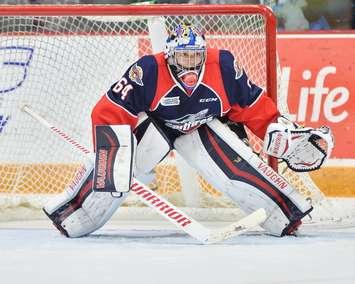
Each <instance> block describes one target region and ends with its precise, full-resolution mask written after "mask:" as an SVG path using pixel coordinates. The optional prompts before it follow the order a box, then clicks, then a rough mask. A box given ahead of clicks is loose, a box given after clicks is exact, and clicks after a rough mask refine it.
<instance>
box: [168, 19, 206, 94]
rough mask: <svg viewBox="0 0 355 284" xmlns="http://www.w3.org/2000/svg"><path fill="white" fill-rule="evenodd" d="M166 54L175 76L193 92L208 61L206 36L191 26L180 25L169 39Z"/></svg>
mask: <svg viewBox="0 0 355 284" xmlns="http://www.w3.org/2000/svg"><path fill="white" fill-rule="evenodd" d="M164 53H165V58H166V59H167V62H168V64H169V66H170V69H171V70H172V72H173V74H174V76H175V77H176V78H177V79H178V80H179V81H180V82H181V83H182V84H183V86H184V87H185V88H186V89H187V90H188V91H192V90H193V88H194V87H195V86H196V84H197V81H198V79H199V76H200V72H201V69H202V66H203V64H204V63H205V59H206V41H205V37H204V35H203V34H202V33H201V32H199V31H198V30H197V29H196V28H195V27H194V26H192V25H190V24H180V25H178V26H177V28H176V29H175V31H174V32H173V33H172V34H171V35H170V36H169V38H168V39H167V41H166V47H165V52H164Z"/></svg>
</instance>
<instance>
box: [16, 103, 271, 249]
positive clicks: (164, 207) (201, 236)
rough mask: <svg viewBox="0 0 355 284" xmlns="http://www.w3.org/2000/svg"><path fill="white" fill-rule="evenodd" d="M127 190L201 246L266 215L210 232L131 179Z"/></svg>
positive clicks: (255, 214)
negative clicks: (129, 188) (129, 187)
mask: <svg viewBox="0 0 355 284" xmlns="http://www.w3.org/2000/svg"><path fill="white" fill-rule="evenodd" d="M21 110H22V111H24V112H25V113H27V114H28V115H30V116H31V117H32V118H34V119H35V120H37V121H38V122H39V123H40V124H42V125H43V126H45V127H47V128H48V129H50V130H51V131H52V132H53V133H55V134H57V136H59V137H60V138H62V139H63V140H64V141H66V142H67V143H69V144H71V145H72V146H73V148H74V149H76V150H77V152H79V153H81V154H82V155H84V156H85V157H86V159H87V160H88V162H91V163H93V162H94V157H93V154H92V153H91V151H89V150H88V149H86V148H85V147H84V146H82V145H81V144H80V143H78V142H77V141H76V140H75V139H73V138H71V137H70V136H69V135H68V134H66V133H65V132H64V131H62V130H61V129H59V128H58V127H56V126H54V125H52V124H51V123H50V122H48V121H47V120H46V119H45V118H43V117H42V116H41V115H39V114H38V113H36V112H35V111H34V110H33V109H31V108H30V107H29V106H28V105H24V106H23V107H22V108H21ZM130 191H131V192H133V193H134V194H136V195H137V196H138V197H139V199H140V200H141V201H142V202H143V203H144V204H145V205H147V206H149V207H151V208H152V209H154V210H155V211H156V212H157V213H158V214H159V215H161V216H162V217H164V218H165V219H167V220H168V221H170V222H171V223H173V224H174V225H175V226H176V227H178V228H179V229H181V230H183V231H185V232H186V233H187V234H188V235H190V236H191V237H193V238H195V239H197V240H198V241H200V242H201V243H203V244H212V243H218V242H221V241H224V240H227V239H230V238H232V237H234V236H237V235H240V234H242V233H244V232H246V231H248V230H250V229H252V228H254V227H256V226H258V225H260V224H261V223H262V222H264V221H265V220H266V212H265V210H264V209H263V208H260V209H258V210H256V211H254V212H253V213H251V214H250V215H247V216H246V217H244V218H242V219H241V220H239V221H237V222H235V223H231V224H230V225H228V226H226V227H223V228H218V229H209V228H206V227H205V226H203V225H202V224H201V223H199V222H198V221H196V220H194V219H193V218H191V217H189V216H188V215H186V214H185V213H184V212H183V211H181V210H180V209H179V208H177V207H176V206H174V205H173V204H171V203H170V202H169V201H168V200H166V199H165V198H163V197H162V196H160V195H158V194H157V193H156V192H154V191H153V190H151V189H150V188H149V187H148V186H146V185H145V184H143V183H141V182H140V181H139V180H137V179H135V178H132V184H131V190H130Z"/></svg>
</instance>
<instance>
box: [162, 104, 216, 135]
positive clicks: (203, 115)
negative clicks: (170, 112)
mask: <svg viewBox="0 0 355 284" xmlns="http://www.w3.org/2000/svg"><path fill="white" fill-rule="evenodd" d="M207 113H208V108H206V109H204V110H201V111H200V112H198V113H193V114H187V115H185V116H183V117H180V118H177V119H172V120H166V121H165V125H166V126H167V127H170V128H173V129H176V130H179V131H181V132H183V133H188V132H191V131H192V130H194V129H196V128H198V127H199V126H201V125H202V124H205V123H207V122H209V121H211V120H212V119H213V116H212V115H207Z"/></svg>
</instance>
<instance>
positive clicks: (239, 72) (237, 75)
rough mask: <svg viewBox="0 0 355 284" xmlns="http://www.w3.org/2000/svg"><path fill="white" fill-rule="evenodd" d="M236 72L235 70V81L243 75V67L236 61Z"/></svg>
mask: <svg viewBox="0 0 355 284" xmlns="http://www.w3.org/2000/svg"><path fill="white" fill-rule="evenodd" d="M234 70H235V79H239V78H240V77H242V75H243V66H242V65H241V64H240V63H239V62H238V61H237V60H236V59H234Z"/></svg>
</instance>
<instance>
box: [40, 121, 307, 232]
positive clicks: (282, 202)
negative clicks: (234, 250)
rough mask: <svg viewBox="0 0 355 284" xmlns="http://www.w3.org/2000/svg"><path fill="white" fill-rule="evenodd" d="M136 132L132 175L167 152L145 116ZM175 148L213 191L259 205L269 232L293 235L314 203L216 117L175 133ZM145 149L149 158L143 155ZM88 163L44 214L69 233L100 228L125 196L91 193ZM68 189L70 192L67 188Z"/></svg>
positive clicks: (249, 206) (243, 204) (246, 207)
mask: <svg viewBox="0 0 355 284" xmlns="http://www.w3.org/2000/svg"><path fill="white" fill-rule="evenodd" d="M142 121H143V122H142V123H140V124H139V126H138V127H137V129H136V131H135V133H136V136H137V138H138V145H137V148H136V154H135V167H134V174H135V176H138V177H139V176H141V175H143V174H144V173H149V172H150V171H151V170H152V169H153V167H154V166H155V165H156V164H157V163H158V162H159V161H160V160H162V159H163V158H164V157H165V156H166V155H167V154H168V152H169V150H170V147H171V146H170V144H169V142H168V140H167V139H166V138H165V136H164V133H163V132H162V130H161V129H160V128H159V127H158V126H157V125H156V124H155V123H154V122H153V121H152V120H151V119H150V118H147V117H145V119H143V120H142ZM173 147H174V148H175V149H176V150H177V151H178V152H179V154H180V155H181V156H182V157H183V158H184V159H185V160H186V161H187V162H188V163H189V164H190V165H191V166H192V167H193V168H195V169H196V170H197V172H198V173H199V174H200V175H201V176H202V177H204V178H205V179H206V180H207V181H208V182H209V183H210V184H211V185H213V186H214V187H215V188H216V189H218V190H220V191H222V192H223V193H225V194H226V195H227V196H228V197H230V198H231V199H232V200H233V201H234V202H235V203H237V205H238V206H239V207H240V208H241V209H242V210H243V211H244V212H245V213H246V214H249V213H251V212H253V211H255V210H257V209H259V208H264V209H265V210H266V212H267V216H268V217H267V219H266V221H265V222H264V223H263V224H262V227H263V228H264V229H265V230H266V231H267V232H268V233H270V234H272V235H275V236H284V235H288V234H292V233H293V231H294V230H295V229H296V228H297V227H298V226H299V225H300V224H301V219H302V218H303V217H304V216H305V215H307V214H308V213H309V212H310V211H311V210H312V207H311V206H310V204H309V203H308V202H307V201H306V200H305V199H304V198H303V197H302V196H301V195H300V193H298V191H296V190H295V189H294V188H292V187H291V186H290V185H289V184H288V183H287V181H286V180H285V179H283V178H282V177H281V176H280V175H278V174H277V173H276V172H275V171H273V169H271V168H270V167H269V166H268V165H267V164H265V163H264V162H263V161H262V160H261V159H260V158H259V157H258V156H256V155H255V154H254V153H253V152H252V150H251V149H250V148H249V147H248V146H246V145H245V144H244V143H243V142H242V141H241V140H240V139H239V138H238V136H237V135H236V134H235V133H234V132H233V131H231V130H230V129H229V128H228V127H227V126H226V125H224V124H223V123H221V122H220V121H219V120H217V119H215V120H213V121H211V122H209V123H208V124H205V125H203V126H201V127H199V128H198V129H197V130H195V131H193V132H191V133H189V134H185V135H183V136H180V137H178V138H177V139H176V140H175V142H174V145H173ZM147 153H149V155H150V156H149V158H148V157H147ZM92 168H93V167H92V165H91V166H89V167H87V171H85V173H88V172H89V174H85V175H83V178H82V179H79V180H81V181H80V182H79V183H78V184H77V186H75V190H69V191H70V194H68V193H67V194H66V195H65V197H64V198H63V195H62V197H61V198H57V200H53V201H52V203H51V204H49V205H47V206H46V207H45V212H46V213H47V215H48V216H49V217H50V218H51V219H52V221H53V223H54V224H55V226H56V227H57V228H58V229H59V230H60V231H62V232H63V233H64V234H65V235H66V236H69V237H80V236H83V235H86V234H89V233H91V232H93V231H95V230H96V229H98V228H100V227H101V226H102V225H104V224H105V222H107V220H108V219H109V218H110V217H111V216H112V214H113V213H114V212H115V211H116V209H117V208H118V207H119V206H120V205H121V204H122V202H123V201H124V200H125V199H126V197H127V193H122V194H121V197H119V198H118V197H114V196H113V195H112V194H111V193H110V192H95V191H93V190H92V189H91V187H90V186H92V179H93V177H92ZM67 192H68V190H67Z"/></svg>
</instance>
